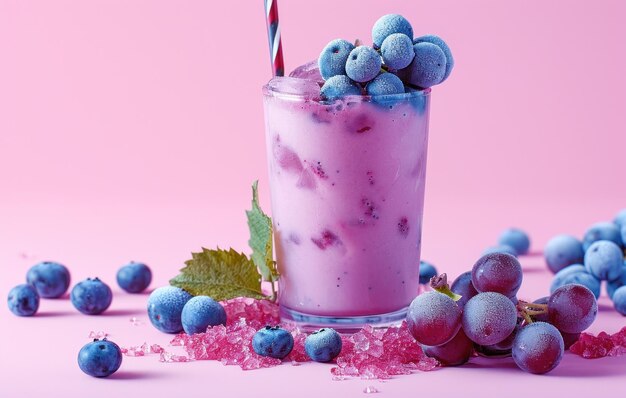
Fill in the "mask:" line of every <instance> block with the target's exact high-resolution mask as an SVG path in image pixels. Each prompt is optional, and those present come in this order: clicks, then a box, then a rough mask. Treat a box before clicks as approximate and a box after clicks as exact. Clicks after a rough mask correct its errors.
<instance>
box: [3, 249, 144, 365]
mask: <svg viewBox="0 0 626 398" xmlns="http://www.w3.org/2000/svg"><path fill="white" fill-rule="evenodd" d="M116 279H117V283H118V285H119V286H120V288H122V290H124V291H126V292H128V293H141V292H143V291H144V290H145V289H146V288H147V287H148V285H150V282H151V281H152V271H151V270H150V268H149V267H148V266H147V265H145V264H143V263H136V262H131V263H129V264H126V265H124V266H123V267H121V268H120V269H119V270H118V272H117V278H116ZM69 286H70V272H69V270H68V269H67V267H66V266H65V265H63V264H60V263H57V262H52V261H44V262H40V263H38V264H35V265H34V266H32V267H31V268H30V269H29V270H28V272H27V273H26V283H25V284H21V285H18V286H16V287H14V288H13V289H11V290H10V291H9V295H8V300H7V301H8V305H9V309H10V310H11V312H12V313H14V314H15V315H17V316H33V315H35V314H36V313H37V310H38V309H39V300H40V298H47V299H55V298H59V297H61V296H63V295H64V294H65V293H66V292H67V290H68V288H69ZM70 301H71V302H72V305H73V306H74V307H75V308H76V309H77V310H78V311H80V312H81V313H83V314H86V315H99V314H101V313H103V312H104V311H105V310H106V309H107V308H109V306H110V305H111V302H112V301H113V292H112V291H111V288H110V287H109V286H108V285H107V284H106V283H104V282H103V281H101V280H100V279H99V278H87V279H85V280H83V281H81V282H79V283H77V284H76V285H74V287H73V288H72V291H71V292H70ZM121 363H122V352H121V349H120V347H119V346H118V345H117V344H115V343H114V342H112V341H108V340H106V339H103V340H94V341H93V342H91V343H89V344H87V345H85V346H84V347H83V348H82V349H81V350H80V352H79V354H78V365H79V367H80V368H81V370H83V372H85V373H87V374H89V375H91V376H95V377H105V376H109V375H111V374H113V373H114V372H116V371H117V369H119V367H120V365H121Z"/></svg>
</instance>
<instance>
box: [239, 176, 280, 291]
mask: <svg viewBox="0 0 626 398" xmlns="http://www.w3.org/2000/svg"><path fill="white" fill-rule="evenodd" d="M258 183H259V182H258V181H255V182H254V183H253V184H252V209H251V210H246V216H247V217H248V228H249V229H250V240H248V245H249V246H250V248H251V249H252V254H250V259H251V260H252V261H253V262H254V264H255V265H256V266H257V268H258V269H259V272H260V273H261V276H262V277H263V280H265V281H269V282H272V283H273V282H275V281H277V280H278V276H279V275H278V270H277V269H276V262H275V261H274V257H273V244H272V219H271V218H270V217H268V215H267V214H265V213H264V212H263V210H262V209H261V207H260V206H259V194H258V188H257V187H258Z"/></svg>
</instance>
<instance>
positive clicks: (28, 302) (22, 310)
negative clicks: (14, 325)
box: [7, 284, 39, 316]
mask: <svg viewBox="0 0 626 398" xmlns="http://www.w3.org/2000/svg"><path fill="white" fill-rule="evenodd" d="M7 301H8V304H9V309H10V310H11V312H12V313H14V314H15V315H17V316H31V315H34V314H35V313H36V312H37V309H39V294H38V293H37V289H35V288H34V287H33V286H31V285H28V284H22V285H17V286H15V287H14V288H13V289H11V291H9V297H8V300H7Z"/></svg>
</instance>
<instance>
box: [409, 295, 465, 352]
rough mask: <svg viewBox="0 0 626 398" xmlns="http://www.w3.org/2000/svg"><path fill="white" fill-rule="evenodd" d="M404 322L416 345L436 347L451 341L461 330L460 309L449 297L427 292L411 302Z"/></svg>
mask: <svg viewBox="0 0 626 398" xmlns="http://www.w3.org/2000/svg"><path fill="white" fill-rule="evenodd" d="M406 320H407V326H408V328H409V331H410V332H411V334H412V335H413V337H415V340H417V342H418V343H420V344H424V345H430V346H437V345H441V344H445V343H447V342H448V341H450V340H452V338H453V337H454V336H455V335H456V333H457V332H458V331H459V329H460V328H461V309H460V308H459V306H458V305H456V303H455V302H454V300H452V299H451V298H450V297H448V296H446V295H444V294H441V293H439V292H436V291H433V292H427V293H423V294H420V295H419V296H417V297H416V298H415V299H414V300H413V301H412V302H411V305H410V306H409V311H408V313H407V316H406Z"/></svg>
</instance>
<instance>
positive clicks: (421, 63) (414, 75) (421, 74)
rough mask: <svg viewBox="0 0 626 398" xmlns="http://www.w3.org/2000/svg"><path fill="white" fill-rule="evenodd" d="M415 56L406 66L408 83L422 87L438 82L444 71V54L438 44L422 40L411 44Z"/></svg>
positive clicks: (441, 79) (441, 78)
mask: <svg viewBox="0 0 626 398" xmlns="http://www.w3.org/2000/svg"><path fill="white" fill-rule="evenodd" d="M413 51H415V58H413V62H411V65H409V66H408V69H409V71H408V72H409V83H410V84H412V85H414V86H417V87H422V88H427V87H431V86H434V85H436V84H439V83H441V82H442V81H443V77H444V75H445V73H446V55H445V54H444V53H443V51H442V50H441V48H439V46H437V45H435V44H432V43H427V42H422V43H417V44H415V45H414V46H413Z"/></svg>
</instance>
